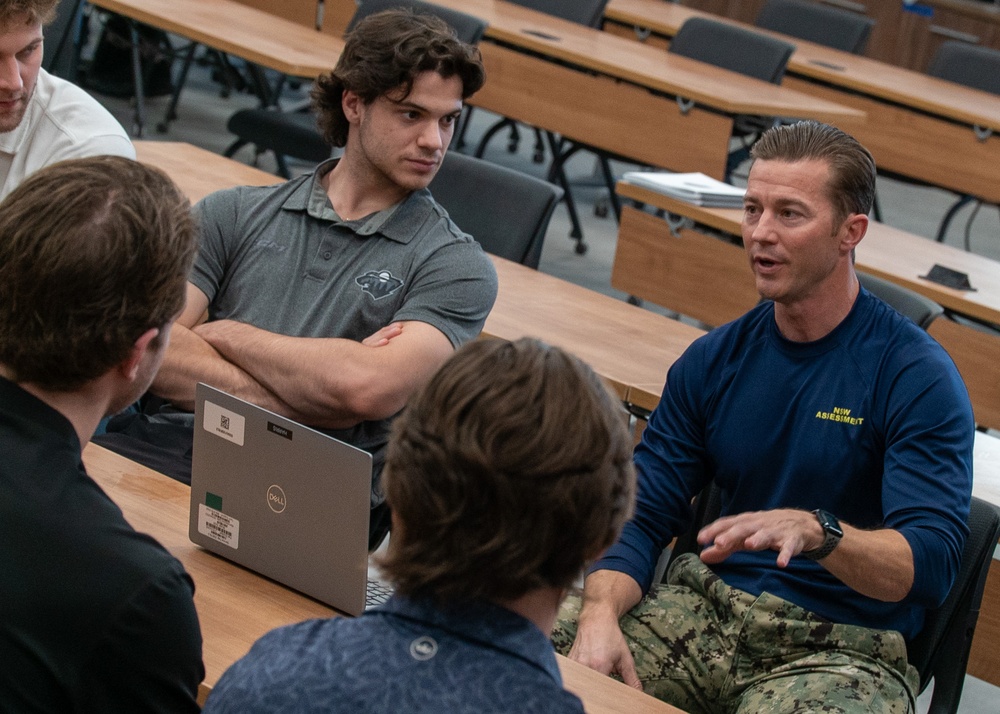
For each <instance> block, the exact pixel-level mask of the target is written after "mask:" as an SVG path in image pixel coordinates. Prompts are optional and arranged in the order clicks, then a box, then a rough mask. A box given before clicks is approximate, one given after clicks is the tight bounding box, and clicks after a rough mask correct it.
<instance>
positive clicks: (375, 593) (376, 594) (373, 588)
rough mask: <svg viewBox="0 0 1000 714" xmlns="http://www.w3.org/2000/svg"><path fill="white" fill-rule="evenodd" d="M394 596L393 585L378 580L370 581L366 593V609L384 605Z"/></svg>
mask: <svg viewBox="0 0 1000 714" xmlns="http://www.w3.org/2000/svg"><path fill="white" fill-rule="evenodd" d="M390 597H392V586H391V585H388V584H386V583H381V582H378V581H377V580H369V581H368V591H367V593H365V609H368V608H369V607H375V606H376V605H382V604H383V603H385V602H388V600H389V598H390Z"/></svg>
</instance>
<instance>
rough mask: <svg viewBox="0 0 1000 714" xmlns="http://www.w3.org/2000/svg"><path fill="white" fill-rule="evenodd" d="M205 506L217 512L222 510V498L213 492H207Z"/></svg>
mask: <svg viewBox="0 0 1000 714" xmlns="http://www.w3.org/2000/svg"><path fill="white" fill-rule="evenodd" d="M205 505H206V506H208V507H209V508H214V509H215V510H217V511H221V510H222V496H216V495H215V494H214V493H212V492H211V491H206V492H205Z"/></svg>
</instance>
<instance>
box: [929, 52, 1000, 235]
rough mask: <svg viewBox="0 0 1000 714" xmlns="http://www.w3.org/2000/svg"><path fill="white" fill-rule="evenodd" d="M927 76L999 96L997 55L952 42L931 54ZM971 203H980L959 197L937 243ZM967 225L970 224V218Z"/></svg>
mask: <svg viewBox="0 0 1000 714" xmlns="http://www.w3.org/2000/svg"><path fill="white" fill-rule="evenodd" d="M927 73H928V74H929V75H931V76H932V77H938V78H940V79H947V80H948V81H950V82H955V83H956V84H963V85H965V86H966V87H972V88H973V89H980V90H982V91H984V92H991V93H993V94H1000V51H998V50H994V49H991V48H989V47H980V46H978V45H970V44H968V43H966V42H958V41H955V40H951V41H948V42H944V43H942V45H941V47H939V48H938V51H937V52H936V53H935V54H934V58H933V59H932V60H931V64H930V67H929V68H928V70H927ZM972 202H976V203H981V201H979V199H977V198H975V197H973V196H970V195H968V194H961V195H959V197H958V199H957V200H956V201H955V203H954V204H952V206H951V208H949V209H948V210H947V211H946V212H945V215H944V218H943V219H941V225H940V226H939V227H938V232H937V237H936V240H937V242H938V243H941V242H943V241H944V238H945V235H946V234H947V233H948V226H949V225H951V221H952V220H953V219H954V218H955V214H956V213H958V211H959V210H960V209H961V208H962V207H963V206H965V205H967V204H969V203H972ZM973 215H974V214H973ZM969 222H970V224H971V218H970V221H969ZM969 228H970V226H969V225H966V231H965V249H966V250H969Z"/></svg>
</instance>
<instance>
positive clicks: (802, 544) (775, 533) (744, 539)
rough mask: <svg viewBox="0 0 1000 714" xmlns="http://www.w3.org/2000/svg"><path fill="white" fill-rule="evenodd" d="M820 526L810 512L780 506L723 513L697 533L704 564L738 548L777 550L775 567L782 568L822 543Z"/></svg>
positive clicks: (714, 561) (718, 560) (720, 558)
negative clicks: (772, 508)
mask: <svg viewBox="0 0 1000 714" xmlns="http://www.w3.org/2000/svg"><path fill="white" fill-rule="evenodd" d="M823 539H824V536H823V529H822V528H821V527H820V525H819V521H817V520H816V516H814V515H813V514H812V513H810V512H809V511H800V510H796V509H791V508H780V509H776V510H773V511H753V512H750V513H740V514H739V515H735V516H726V517H725V518H720V519H719V520H717V521H715V522H713V523H710V524H708V525H707V526H705V527H704V528H702V529H701V531H699V532H698V543H699V544H701V545H703V546H708V547H707V548H705V549H704V550H703V551H702V552H701V559H702V561H704V562H706V563H721V562H722V561H723V560H725V559H726V558H728V557H729V556H730V555H731V554H733V553H735V552H736V551H740V550H776V551H778V559H777V563H778V567H781V568H784V567H785V566H787V565H788V563H789V562H790V561H791V559H792V558H793V557H795V556H796V555H798V554H799V553H801V552H802V551H804V550H812V549H814V548H819V547H820V546H821V545H822V544H823Z"/></svg>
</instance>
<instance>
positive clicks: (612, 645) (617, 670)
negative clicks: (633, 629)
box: [569, 608, 642, 691]
mask: <svg viewBox="0 0 1000 714" xmlns="http://www.w3.org/2000/svg"><path fill="white" fill-rule="evenodd" d="M569 658H570V659H572V660H575V661H577V662H579V663H580V664H583V665H586V666H587V667H590V668H591V669H593V670H596V671H598V672H600V673H601V674H617V675H618V676H620V677H621V678H622V681H623V682H625V684H627V685H629V686H630V687H634V688H635V689H638V690H639V691H642V682H640V681H639V675H638V674H637V673H636V671H635V659H634V658H633V657H632V653H631V652H630V651H629V648H628V644H627V643H626V642H625V636H624V635H623V634H622V631H621V628H620V627H619V626H618V620H617V618H616V617H615V616H614V613H612V612H611V611H610V610H605V611H604V612H602V613H598V612H595V611H594V608H590V612H588V613H587V614H586V616H584V615H583V614H581V616H580V622H579V623H578V626H577V632H576V639H575V640H574V641H573V646H572V647H571V648H570V651H569Z"/></svg>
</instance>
